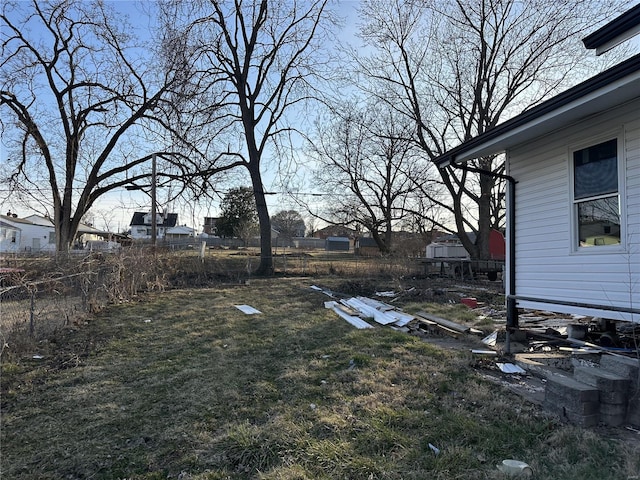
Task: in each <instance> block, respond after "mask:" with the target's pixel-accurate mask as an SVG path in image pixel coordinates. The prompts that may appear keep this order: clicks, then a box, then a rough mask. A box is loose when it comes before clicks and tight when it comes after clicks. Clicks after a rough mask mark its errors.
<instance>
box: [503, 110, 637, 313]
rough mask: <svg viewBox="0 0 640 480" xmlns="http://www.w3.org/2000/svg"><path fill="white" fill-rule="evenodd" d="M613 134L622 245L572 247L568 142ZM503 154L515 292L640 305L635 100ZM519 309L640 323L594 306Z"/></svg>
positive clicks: (593, 302)
mask: <svg viewBox="0 0 640 480" xmlns="http://www.w3.org/2000/svg"><path fill="white" fill-rule="evenodd" d="M608 133H610V135H608ZM617 134H620V135H622V140H623V143H622V145H623V148H622V150H623V152H620V151H619V152H618V156H620V155H621V153H622V154H623V155H624V158H623V163H622V166H623V170H622V175H621V177H622V178H623V180H622V184H619V191H620V194H621V203H622V214H623V217H622V218H621V224H622V236H623V237H624V238H623V240H622V241H623V246H621V247H617V246H616V247H614V248H609V247H589V248H583V249H576V248H575V247H574V245H573V243H574V242H575V241H576V240H575V236H574V235H573V234H572V229H573V222H572V218H571V216H572V212H573V208H572V204H571V201H572V196H571V191H570V188H571V181H570V175H571V162H570V155H571V151H572V147H574V146H575V147H577V148H583V147H584V146H588V145H589V144H590V143H593V144H596V143H599V142H601V141H604V140H608V139H610V138H614V137H615V136H616V135H617ZM603 135H604V136H603ZM592 140H593V142H592ZM585 142H586V143H585ZM508 158H509V174H510V175H511V176H513V177H514V178H515V179H516V180H517V181H518V184H517V186H516V292H515V293H516V295H517V296H518V297H532V298H536V299H543V300H547V301H548V300H554V301H558V302H566V303H582V304H589V305H603V306H615V307H624V308H635V309H640V99H636V100H635V101H633V102H631V103H629V104H626V105H624V106H622V107H620V108H617V109H615V110H612V111H608V112H605V113H602V114H600V115H598V116H596V117H592V118H590V119H588V120H586V121H583V122H581V123H579V124H576V125H573V126H570V127H567V128H566V129H563V130H560V131H557V132H555V133H554V134H552V135H548V136H545V137H544V138H540V139H538V140H536V141H534V142H531V143H528V144H526V145H521V146H519V147H518V148H517V149H512V150H511V151H510V152H508ZM509 293H511V292H509ZM518 306H520V307H523V308H545V309H549V310H552V311H557V312H564V313H574V314H582V315H596V316H602V317H605V318H613V319H619V320H632V321H634V322H639V323H640V314H633V315H632V314H630V313H622V312H614V311H603V310H601V309H598V308H582V307H575V306H563V305H556V304H551V303H544V302H537V301H536V302H533V301H523V300H519V301H518Z"/></svg>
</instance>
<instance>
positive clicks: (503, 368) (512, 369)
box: [496, 362, 527, 374]
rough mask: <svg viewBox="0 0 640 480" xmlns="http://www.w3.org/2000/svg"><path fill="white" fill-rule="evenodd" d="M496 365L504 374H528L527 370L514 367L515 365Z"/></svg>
mask: <svg viewBox="0 0 640 480" xmlns="http://www.w3.org/2000/svg"><path fill="white" fill-rule="evenodd" d="M496 365H498V368H499V369H500V371H501V372H502V373H519V374H524V373H527V371H526V370H524V369H523V368H521V367H519V366H518V365H514V364H513V363H499V362H498V363H496Z"/></svg>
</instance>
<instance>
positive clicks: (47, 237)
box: [0, 215, 56, 252]
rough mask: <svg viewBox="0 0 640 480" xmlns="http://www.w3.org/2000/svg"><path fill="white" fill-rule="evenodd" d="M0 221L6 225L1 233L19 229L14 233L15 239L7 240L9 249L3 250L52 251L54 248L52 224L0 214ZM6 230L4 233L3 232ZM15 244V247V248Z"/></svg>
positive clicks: (54, 239)
mask: <svg viewBox="0 0 640 480" xmlns="http://www.w3.org/2000/svg"><path fill="white" fill-rule="evenodd" d="M0 221H2V223H3V224H5V225H8V226H4V227H3V228H2V232H3V235H6V234H8V231H9V230H10V229H12V230H19V231H20V234H19V235H17V234H16V241H15V242H9V243H11V244H13V245H11V249H8V250H4V245H6V243H5V242H3V249H2V251H3V252H8V251H11V252H53V251H55V249H56V231H55V228H53V224H49V225H39V224H37V223H34V222H32V221H31V220H29V219H26V218H17V217H16V216H14V215H0ZM5 232H6V233H5ZM16 246H17V248H16Z"/></svg>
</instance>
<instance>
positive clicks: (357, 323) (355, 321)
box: [324, 301, 373, 329]
mask: <svg viewBox="0 0 640 480" xmlns="http://www.w3.org/2000/svg"><path fill="white" fill-rule="evenodd" d="M324 308H328V309H331V310H333V311H334V312H336V313H337V314H338V315H339V316H340V317H341V318H342V319H344V320H346V321H347V322H348V323H350V324H351V325H353V326H354V327H356V328H358V329H363V328H373V327H372V326H371V325H370V324H369V323H367V322H365V321H364V320H363V319H361V318H360V317H356V316H355V315H351V314H349V313H348V312H347V311H345V310H344V308H343V307H342V305H340V304H339V303H338V302H335V301H332V302H324Z"/></svg>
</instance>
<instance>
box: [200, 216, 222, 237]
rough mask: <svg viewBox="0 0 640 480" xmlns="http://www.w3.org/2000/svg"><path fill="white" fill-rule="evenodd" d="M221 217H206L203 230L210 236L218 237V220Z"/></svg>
mask: <svg viewBox="0 0 640 480" xmlns="http://www.w3.org/2000/svg"><path fill="white" fill-rule="evenodd" d="M218 218H219V217H204V225H203V226H202V232H203V233H206V234H207V235H209V236H210V237H216V236H217V235H218V228H217V226H216V222H217V221H218Z"/></svg>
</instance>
